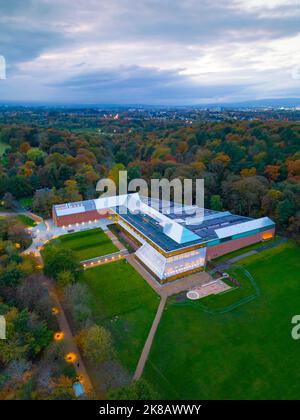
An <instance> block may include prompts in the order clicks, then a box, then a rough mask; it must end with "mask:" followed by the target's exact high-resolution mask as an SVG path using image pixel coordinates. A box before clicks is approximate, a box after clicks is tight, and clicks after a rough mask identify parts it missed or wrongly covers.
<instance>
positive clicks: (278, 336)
mask: <svg viewBox="0 0 300 420" xmlns="http://www.w3.org/2000/svg"><path fill="white" fill-rule="evenodd" d="M241 263H242V265H243V267H244V268H245V269H247V270H248V271H249V272H250V273H251V275H252V276H253V278H254V279H255V282H256V283H257V284H258V287H259V289H260V296H259V297H258V298H257V299H255V300H253V301H252V302H250V303H247V304H245V305H243V306H240V307H238V308H236V309H234V310H232V311H231V312H228V313H226V314H221V315H220V314H217V315H216V314H210V313H206V312H204V311H203V310H202V308H201V300H200V301H196V302H193V304H192V305H187V306H180V305H177V306H176V305H174V304H173V302H172V300H170V301H169V302H168V305H167V308H166V310H165V312H164V314H163V317H162V320H161V323H160V325H159V328H158V331H157V335H156V337H155V340H154V345H153V347H152V350H151V354H150V359H149V360H148V363H147V365H146V371H145V374H144V376H145V378H146V379H148V380H149V381H150V382H152V384H153V386H155V387H156V388H157V390H158V391H159V393H160V394H161V396H162V397H163V398H170V399H172V398H181V399H185V398H186V399H264V398H266V399H298V398H299V386H298V378H299V376H300V365H299V363H298V361H299V342H297V341H295V340H293V339H292V338H291V327H292V324H291V319H292V317H293V316H294V315H295V314H298V313H299V296H300V247H299V246H297V245H295V244H293V243H292V242H287V243H284V244H282V245H279V246H278V247H275V248H273V249H270V250H266V251H263V252H261V253H259V254H256V255H254V256H251V257H249V258H247V259H245V260H243V261H242V262H241ZM233 293H234V292H233ZM211 299H213V298H211ZM220 299H221V300H222V299H224V302H223V303H224V305H226V304H227V303H228V302H227V299H230V293H228V294H223V295H222V296H216V300H219V302H218V304H219V305H221V304H222V302H221V301H220ZM199 303H200V305H199Z"/></svg>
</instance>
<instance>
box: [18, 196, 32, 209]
mask: <svg viewBox="0 0 300 420" xmlns="http://www.w3.org/2000/svg"><path fill="white" fill-rule="evenodd" d="M19 201H20V204H21V206H22V207H24V208H25V209H27V208H30V206H31V205H32V202H33V197H23V198H20V200H19Z"/></svg>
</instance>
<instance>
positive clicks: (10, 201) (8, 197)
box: [3, 192, 15, 210]
mask: <svg viewBox="0 0 300 420" xmlns="http://www.w3.org/2000/svg"><path fill="white" fill-rule="evenodd" d="M3 207H4V208H5V209H8V210H12V209H14V208H15V203H14V196H13V195H12V194H11V193H10V192H7V193H5V194H4V196H3Z"/></svg>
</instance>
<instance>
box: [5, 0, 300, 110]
mask: <svg viewBox="0 0 300 420" xmlns="http://www.w3.org/2000/svg"><path fill="white" fill-rule="evenodd" d="M0 2H1V3H0V55H3V56H4V57H5V59H6V62H7V79H6V80H0V101H43V102H59V103H85V104H93V103H98V104H104V103H106V104H108V103H114V104H137V103H139V104H164V105H169V104H170V105H189V104H203V103H218V102H219V103H222V102H240V101H247V100H253V99H262V98H297V97H300V0H181V1H178V0H138V1H137V0H76V1H73V0H72V1H71V0H10V1H6V0H0Z"/></svg>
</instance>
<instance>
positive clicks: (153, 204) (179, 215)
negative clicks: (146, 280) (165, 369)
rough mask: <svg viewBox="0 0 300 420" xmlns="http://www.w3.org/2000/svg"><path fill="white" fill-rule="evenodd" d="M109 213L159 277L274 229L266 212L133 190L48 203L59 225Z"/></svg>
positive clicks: (199, 264) (198, 266) (188, 269)
mask: <svg viewBox="0 0 300 420" xmlns="http://www.w3.org/2000/svg"><path fill="white" fill-rule="evenodd" d="M108 215H114V217H115V220H116V222H117V223H118V225H119V227H120V228H121V229H122V230H124V232H126V234H127V235H129V236H130V237H131V238H132V239H133V240H134V241H135V242H137V243H138V244H139V248H138V249H137V251H136V252H135V256H136V258H137V259H138V260H139V261H140V263H141V264H142V265H143V266H145V267H146V268H147V270H149V271H150V272H151V273H152V274H153V275H154V276H155V277H156V278H157V280H158V281H159V282H160V283H165V282H168V281H172V280H175V279H177V278H180V277H184V276H186V275H188V274H191V273H194V272H198V271H201V270H204V269H205V265H206V262H207V261H209V260H212V259H213V258H216V257H219V256H221V255H224V254H227V253H229V252H232V251H235V250H237V249H240V248H243V247H245V246H248V245H251V244H254V243H257V242H261V241H265V240H268V239H271V238H273V237H274V234H275V224H274V222H273V221H272V220H271V219H269V218H268V217H262V218H259V219H251V218H249V217H244V216H238V215H234V214H232V213H230V212H228V211H224V212H218V211H214V210H208V209H199V208H197V207H196V206H186V207H182V206H181V205H180V206H179V205H177V204H176V203H170V202H163V201H161V200H153V199H150V198H147V197H140V196H139V194H137V193H135V194H128V195H121V196H115V197H106V198H99V199H96V200H88V201H83V202H79V203H69V204H64V205H58V206H54V207H53V219H54V222H55V223H56V224H57V225H58V226H63V225H69V224H75V223H80V222H81V223H82V222H87V221H90V220H98V219H100V218H103V217H107V216H108Z"/></svg>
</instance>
